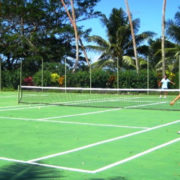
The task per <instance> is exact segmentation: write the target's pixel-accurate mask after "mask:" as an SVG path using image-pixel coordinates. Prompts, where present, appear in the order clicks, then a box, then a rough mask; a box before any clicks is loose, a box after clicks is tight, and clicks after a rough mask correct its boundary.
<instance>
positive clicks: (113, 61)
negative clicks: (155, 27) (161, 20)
mask: <svg viewBox="0 0 180 180" xmlns="http://www.w3.org/2000/svg"><path fill="white" fill-rule="evenodd" d="M101 20H102V22H103V24H104V25H105V27H106V28H107V36H108V40H105V39H103V38H102V37H100V36H92V37H89V41H92V42H95V43H96V45H92V46H88V48H90V49H91V50H95V51H98V52H101V55H100V57H99V58H98V61H97V62H96V63H95V65H96V66H98V67H104V66H111V67H114V69H116V68H117V64H118V65H119V67H120V68H132V67H136V65H135V62H134V59H133V58H132V57H133V42H132V36H131V30H130V25H129V21H128V17H127V15H126V13H125V12H124V11H123V10H122V9H121V8H120V9H115V8H114V9H113V10H112V13H111V15H110V17H109V18H107V17H106V16H105V15H103V16H102V19H101ZM132 23H133V26H134V33H135V34H136V35H135V39H136V43H137V49H140V48H142V47H141V43H142V42H143V41H144V40H146V39H147V38H149V37H152V36H153V33H151V32H144V33H142V34H137V32H138V28H139V20H138V19H136V20H134V21H132ZM117 62H118V63H117Z"/></svg>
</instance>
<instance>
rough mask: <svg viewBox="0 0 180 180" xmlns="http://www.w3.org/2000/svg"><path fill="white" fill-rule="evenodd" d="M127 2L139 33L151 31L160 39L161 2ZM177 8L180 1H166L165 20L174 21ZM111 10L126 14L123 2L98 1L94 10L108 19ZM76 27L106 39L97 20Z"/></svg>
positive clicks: (141, 0) (117, 0)
mask: <svg viewBox="0 0 180 180" xmlns="http://www.w3.org/2000/svg"><path fill="white" fill-rule="evenodd" d="M128 2H129V8H130V11H131V13H132V17H133V19H136V18H139V19H140V29H139V33H141V32H144V31H153V32H155V33H156V34H157V36H156V37H160V36H161V22H162V6H163V0H128ZM178 7H180V0H167V4H166V20H169V19H174V16H175V13H176V12H177V11H178ZM113 8H117V9H119V8H123V10H124V11H125V12H126V6H125V2H124V0H100V2H99V3H98V4H97V6H96V7H95V10H97V11H101V12H102V13H103V14H105V15H106V16H107V17H108V18H109V16H110V14H111V12H112V9H113ZM78 25H83V26H84V28H86V29H87V28H91V29H92V32H91V34H90V35H99V36H102V37H104V38H105V39H107V36H106V28H105V27H104V26H103V25H102V23H101V21H100V20H99V19H91V20H86V21H84V22H81V23H79V24H78ZM93 56H94V55H93ZM95 56H97V55H95ZM94 58H95V57H94Z"/></svg>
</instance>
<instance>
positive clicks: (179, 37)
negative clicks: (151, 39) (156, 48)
mask: <svg viewBox="0 0 180 180" xmlns="http://www.w3.org/2000/svg"><path fill="white" fill-rule="evenodd" d="M167 35H168V36H169V37H170V38H171V39H172V40H173V41H174V42H175V43H176V46H175V47H174V48H172V49H169V50H171V51H173V52H174V55H175V56H176V57H178V56H179V55H180V7H179V11H178V12H177V13H176V14H175V18H174V20H169V21H168V22H167Z"/></svg>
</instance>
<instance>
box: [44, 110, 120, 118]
mask: <svg viewBox="0 0 180 180" xmlns="http://www.w3.org/2000/svg"><path fill="white" fill-rule="evenodd" d="M121 109H122V108H116V109H108V110H103V111H94V112H87V113H79V114H71V115H64V116H55V117H48V118H41V119H43V120H48V119H61V118H68V117H75V116H86V115H90V114H100V113H105V112H111V111H119V110H121Z"/></svg>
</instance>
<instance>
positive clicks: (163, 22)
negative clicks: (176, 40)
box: [161, 0, 166, 76]
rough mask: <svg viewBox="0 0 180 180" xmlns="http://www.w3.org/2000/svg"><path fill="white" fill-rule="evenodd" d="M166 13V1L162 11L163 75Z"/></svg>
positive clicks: (163, 67) (163, 71)
mask: <svg viewBox="0 0 180 180" xmlns="http://www.w3.org/2000/svg"><path fill="white" fill-rule="evenodd" d="M165 12H166V0H163V9H162V37H161V38H162V43H161V50H162V74H163V76H164V75H165V71H166V69H165V47H164V41H165V33H164V32H165Z"/></svg>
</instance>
